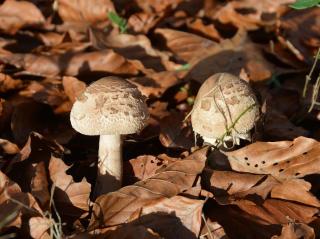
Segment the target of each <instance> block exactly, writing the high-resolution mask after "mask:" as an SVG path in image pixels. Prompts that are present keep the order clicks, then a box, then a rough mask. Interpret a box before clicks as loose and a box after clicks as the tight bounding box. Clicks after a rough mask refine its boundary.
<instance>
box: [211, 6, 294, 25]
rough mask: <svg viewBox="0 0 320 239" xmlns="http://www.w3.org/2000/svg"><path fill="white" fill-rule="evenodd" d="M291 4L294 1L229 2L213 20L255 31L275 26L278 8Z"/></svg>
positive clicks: (217, 12)
mask: <svg viewBox="0 0 320 239" xmlns="http://www.w3.org/2000/svg"><path fill="white" fill-rule="evenodd" d="M293 2H294V0H281V1H272V0H266V1H258V2H257V1H255V0H245V1H240V2H238V1H231V2H228V3H227V4H226V5H225V6H223V7H222V8H221V9H220V10H219V11H216V14H215V15H214V18H215V19H218V20H219V21H220V22H222V23H224V24H228V23H232V24H233V25H234V26H237V27H238V28H245V29H248V30H255V29H258V28H259V27H260V26H261V25H269V26H270V25H275V23H276V20H277V15H278V11H279V8H280V7H281V6H282V5H286V4H290V3H293Z"/></svg>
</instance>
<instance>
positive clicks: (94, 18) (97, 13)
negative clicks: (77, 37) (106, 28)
mask: <svg viewBox="0 0 320 239" xmlns="http://www.w3.org/2000/svg"><path fill="white" fill-rule="evenodd" d="M57 5H58V13H59V15H60V17H61V18H62V20H63V21H65V22H80V23H82V24H83V23H87V22H89V23H98V22H102V21H106V20H107V19H108V12H110V11H115V10H114V6H113V3H112V1H110V0H91V1H86V0H80V1H79V0H58V1H57Z"/></svg>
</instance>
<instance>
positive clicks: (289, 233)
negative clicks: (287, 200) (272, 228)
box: [271, 222, 315, 239]
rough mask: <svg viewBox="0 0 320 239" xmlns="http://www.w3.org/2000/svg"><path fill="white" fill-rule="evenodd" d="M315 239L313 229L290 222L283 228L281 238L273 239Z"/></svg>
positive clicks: (274, 237) (275, 238)
mask: <svg viewBox="0 0 320 239" xmlns="http://www.w3.org/2000/svg"><path fill="white" fill-rule="evenodd" d="M299 238H304V239H314V238H315V234H314V230H313V228H312V227H309V226H308V225H306V224H303V223H295V222H290V223H288V224H286V225H284V226H283V227H282V232H281V235H280V236H273V237H272V238H271V239H299Z"/></svg>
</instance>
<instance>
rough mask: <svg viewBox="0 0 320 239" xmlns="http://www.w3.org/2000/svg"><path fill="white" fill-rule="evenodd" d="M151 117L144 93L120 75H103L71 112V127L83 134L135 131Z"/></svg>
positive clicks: (130, 132) (131, 132) (128, 132)
mask: <svg viewBox="0 0 320 239" xmlns="http://www.w3.org/2000/svg"><path fill="white" fill-rule="evenodd" d="M148 117H149V113H148V108H147V105H146V103H145V97H144V96H142V94H141V93H140V91H139V90H138V88H137V87H136V86H135V85H133V84H131V83H130V82H128V81H127V80H124V79H121V78H119V77H104V78H102V79H100V80H98V81H96V82H94V83H92V84H91V85H89V86H88V87H87V89H86V90H85V91H84V92H83V94H82V95H80V97H78V98H77V101H76V102H75V103H74V105H73V107H72V110H71V113H70V121H71V125H72V127H73V128H74V129H75V130H77V131H78V132H80V133H82V134H84V135H110V134H133V133H136V132H138V131H140V130H141V129H142V128H143V127H144V126H145V123H146V121H147V119H148Z"/></svg>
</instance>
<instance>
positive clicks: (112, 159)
mask: <svg viewBox="0 0 320 239" xmlns="http://www.w3.org/2000/svg"><path fill="white" fill-rule="evenodd" d="M121 183H122V140H121V135H120V134H114V135H100V141H99V161H98V176H97V184H96V193H97V194H98V195H101V194H104V193H109V192H113V191H116V190H118V189H119V188H120V187H121ZM98 195H97V196H98Z"/></svg>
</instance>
